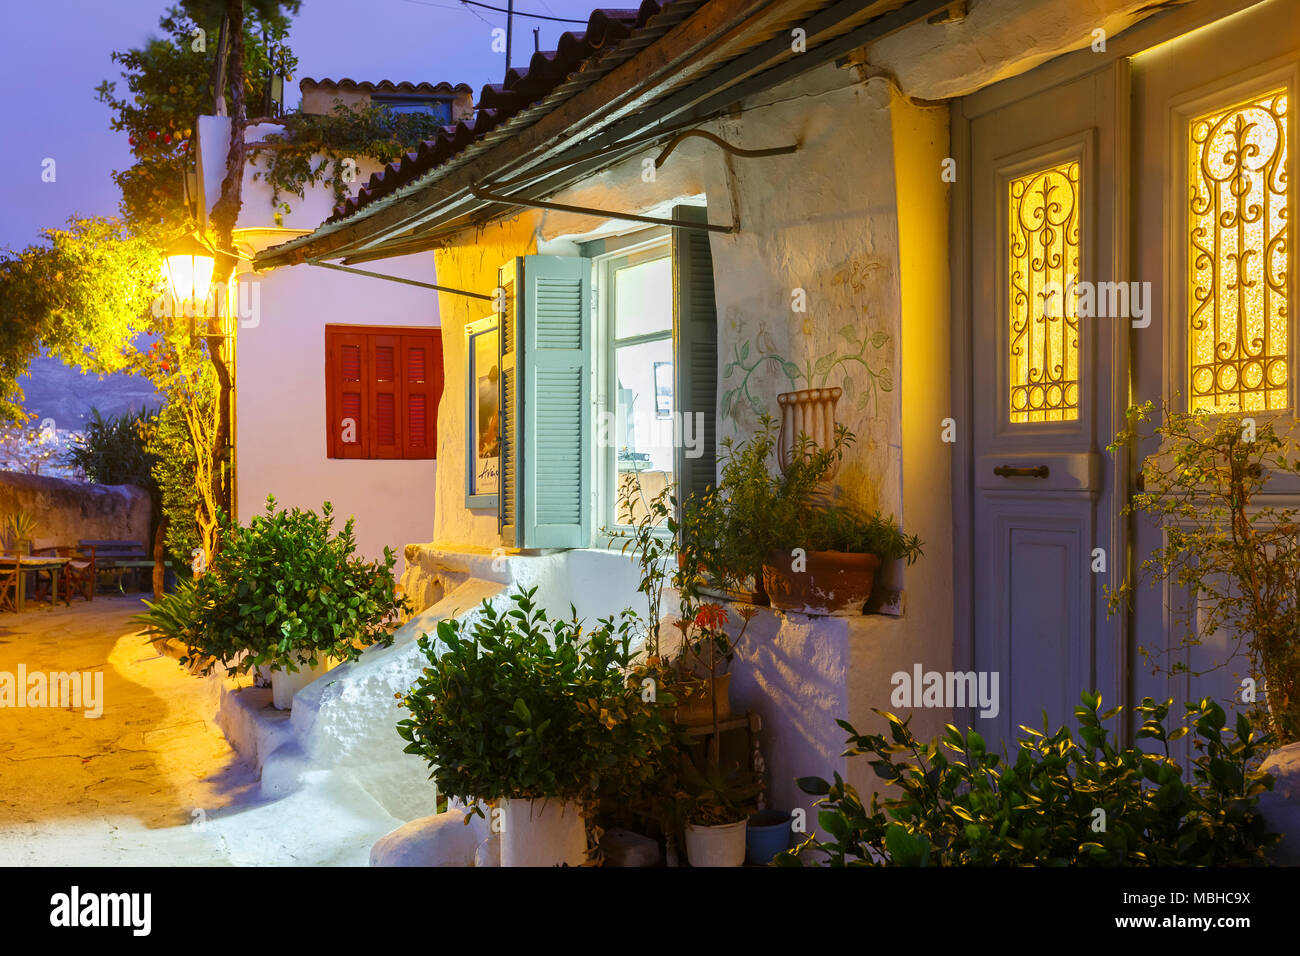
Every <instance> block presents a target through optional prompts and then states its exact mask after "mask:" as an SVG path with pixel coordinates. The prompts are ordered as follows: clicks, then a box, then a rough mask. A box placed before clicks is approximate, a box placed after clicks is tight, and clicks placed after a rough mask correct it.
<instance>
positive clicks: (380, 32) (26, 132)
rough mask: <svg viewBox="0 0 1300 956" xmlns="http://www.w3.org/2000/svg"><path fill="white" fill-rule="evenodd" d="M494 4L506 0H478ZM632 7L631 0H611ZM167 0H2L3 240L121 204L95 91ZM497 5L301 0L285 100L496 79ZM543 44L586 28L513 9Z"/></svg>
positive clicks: (556, 11)
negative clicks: (294, 71) (294, 63)
mask: <svg viewBox="0 0 1300 956" xmlns="http://www.w3.org/2000/svg"><path fill="white" fill-rule="evenodd" d="M485 2H487V3H489V4H491V5H495V6H502V7H504V6H505V5H506V0H485ZM598 5H599V3H598V2H597V0H516V3H515V6H516V9H517V10H520V11H523V12H526V13H540V14H547V15H553V16H560V17H572V18H580V19H582V20H583V21H584V22H585V19H586V17H587V15H588V14H589V13H590V11H591V10H592V9H593V7H595V6H598ZM618 5H621V6H627V7H632V6H635V5H636V4H635V2H624V3H622V4H610V6H618ZM167 6H168V3H167V0H111V2H107V3H105V2H102V0H40V2H36V3H28V2H18V0H3V19H2V20H0V23H2V24H3V30H4V37H5V55H4V57H3V58H0V77H2V78H3V79H2V81H0V82H3V88H4V89H6V90H8V91H9V92H8V94H7V95H6V96H4V97H0V129H2V130H3V131H4V133H3V138H4V143H5V149H4V152H3V157H2V158H0V171H2V172H3V175H0V209H3V215H2V216H0V247H3V248H7V249H20V248H22V247H23V246H26V245H28V244H30V243H32V242H34V241H36V239H37V238H38V234H39V232H40V230H41V229H43V228H46V227H48V226H60V225H62V224H63V223H64V222H66V220H67V218H68V217H69V216H71V215H73V214H74V213H76V214H79V215H106V214H113V213H115V212H116V211H117V203H118V192H117V187H116V186H115V185H114V183H113V180H112V172H113V171H114V170H115V169H123V168H125V167H127V166H129V165H130V163H131V155H130V151H129V149H128V147H127V142H126V134H125V133H114V132H113V131H112V130H110V129H109V119H110V117H109V112H108V110H107V109H106V108H105V107H104V106H103V105H101V104H100V103H99V102H97V101H96V99H95V93H94V88H95V86H97V85H98V84H99V82H100V81H101V80H105V79H109V80H118V90H119V91H122V90H124V88H125V83H124V82H123V81H122V80H121V79H120V77H119V74H118V71H117V69H116V68H115V67H116V64H114V63H112V62H111V61H110V60H109V55H110V54H111V53H112V51H114V50H125V49H128V48H130V47H134V46H139V45H141V44H142V43H143V42H144V40H145V39H146V38H147V37H149V36H151V35H157V34H158V33H159V32H160V31H159V30H158V18H159V16H160V15H161V14H162V12H163V10H164V9H165V8H166V7H167ZM505 21H506V17H505V14H503V13H494V12H492V11H490V10H484V9H480V8H470V7H466V6H463V5H461V4H460V3H458V2H457V0H303V3H302V8H301V9H300V11H299V13H298V16H297V17H296V18H295V20H294V23H293V26H292V29H291V31H290V34H289V43H290V45H291V46H292V48H293V50H294V53H295V54H296V55H297V56H298V76H296V77H295V78H294V80H293V81H292V82H291V83H290V84H289V89H288V91H287V92H286V99H287V100H288V102H287V103H286V104H285V105H286V107H288V108H290V109H292V108H293V107H294V106H296V104H297V102H298V85H297V81H298V80H300V79H302V78H303V77H305V76H310V77H314V78H316V79H320V78H322V77H331V78H333V79H338V78H340V77H344V76H347V77H351V78H352V79H354V80H382V79H389V80H394V81H400V80H411V81H414V82H418V81H421V80H428V81H431V82H437V81H439V80H448V81H450V82H453V83H458V82H465V83H469V84H470V85H471V86H472V87H474V91H475V95H476V96H477V94H478V91H479V89H480V88H481V87H482V86H483V84H484V83H487V82H500V80H501V78H502V75H503V73H504V65H505V60H504V55H503V54H500V53H493V52H492V49H491V44H492V36H491V31H492V28H493V27H498V26H504V25H505ZM534 27H540V29H541V45H542V49H544V50H547V49H554V48H555V42H556V39H557V38H558V37H559V35H560V33H561V32H563V31H564V30H579V29H582V28H581V27H580V26H579V25H578V24H562V23H554V22H549V21H544V20H532V19H528V18H524V17H516V20H515V31H514V44H513V47H514V54H515V55H514V63H515V64H516V65H524V64H526V63H527V57H528V56H529V55H531V53H532V51H533V28H534ZM47 157H49V158H52V159H54V160H55V162H56V163H57V167H56V172H57V179H56V181H55V182H53V183H45V182H42V181H41V168H42V165H41V164H42V161H43V160H44V159H45V158H47Z"/></svg>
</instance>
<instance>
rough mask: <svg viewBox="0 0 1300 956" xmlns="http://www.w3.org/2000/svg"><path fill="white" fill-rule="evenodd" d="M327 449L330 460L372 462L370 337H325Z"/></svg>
mask: <svg viewBox="0 0 1300 956" xmlns="http://www.w3.org/2000/svg"><path fill="white" fill-rule="evenodd" d="M325 381H326V383H327V387H326V390H325V447H326V449H327V454H328V455H329V457H330V458H368V457H369V456H370V451H369V447H368V445H369V436H368V434H367V431H366V420H367V411H368V408H367V405H368V402H367V397H368V396H367V387H366V336H365V335H363V334H358V333H356V332H341V331H340V332H333V333H331V332H330V331H327V332H326V335H325Z"/></svg>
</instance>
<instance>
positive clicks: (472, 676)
mask: <svg viewBox="0 0 1300 956" xmlns="http://www.w3.org/2000/svg"><path fill="white" fill-rule="evenodd" d="M535 592H536V589H535V588H534V589H533V590H529V591H520V592H515V593H513V594H511V595H510V598H509V600H510V604H511V605H512V606H511V608H510V609H509V610H508V611H499V610H497V609H496V608H494V607H493V606H492V605H491V603H489V602H484V604H483V605H482V606H481V607H480V609H479V611H478V613H477V615H476V616H475V617H474V618H473V620H472V621H461V620H455V619H452V620H446V621H442V622H440V623H439V625H438V631H437V638H436V640H434V639H430V638H429V636H428V635H424V636H423V637H421V638H420V640H419V647H420V649H421V650H422V651H423V652H424V654H425V656H426V657H427V659H428V667H426V668H425V670H424V672H423V673H422V674H421V676H420V678H419V679H418V680H417V681H416V683H415V684H414V685H413V686H412V687H411V689H410V691H409V692H408V693H407V694H406V695H405V696H404V697H402V698H401V700H402V706H403V707H405V708H406V709H407V710H408V711H409V712H410V716H409V717H407V718H405V719H403V720H402V721H400V722H399V723H398V725H397V732H398V734H400V735H401V737H402V739H403V740H405V741H406V742H407V745H406V748H405V750H406V752H407V753H411V754H416V755H418V756H420V757H423V758H424V759H425V761H426V762H427V763H428V764H429V767H430V769H431V771H432V772H431V774H430V777H431V779H432V780H433V781H434V782H435V783H436V784H437V788H438V792H439V793H440V794H445V795H446V796H448V797H453V798H456V799H458V800H460V801H461V802H462V803H463V804H464V805H465V806H467V807H471V808H473V809H471V810H470V811H469V812H471V813H475V812H477V813H481V812H482V811H481V810H480V809H479V801H486V802H489V803H493V804H495V805H496V811H494V812H499V813H500V814H501V816H500V821H501V824H502V831H501V833H502V844H501V865H502V866H558V865H566V864H567V865H571V866H576V865H581V864H583V863H584V862H585V861H586V857H587V846H588V839H587V836H586V826H585V822H586V820H587V819H589V815H590V811H591V808H592V805H593V804H594V801H595V798H596V795H597V793H598V792H600V791H604V792H606V793H609V792H611V791H613V792H623V793H632V792H635V791H636V790H637V789H638V788H639V786H640V785H641V784H643V783H650V782H652V781H653V779H654V777H655V775H656V774H657V773H658V770H659V768H658V760H659V757H660V751H661V749H662V748H663V747H664V746H665V745H666V744H667V743H668V742H669V740H670V739H671V735H672V728H671V725H670V724H669V721H668V720H667V718H666V716H665V713H664V707H662V706H661V705H660V703H659V702H658V701H657V700H656V694H654V693H649V692H647V686H649V685H647V684H646V680H647V677H646V676H645V673H644V672H643V670H642V668H641V667H639V666H638V665H637V663H636V661H635V660H634V658H635V651H634V650H633V646H632V642H633V637H634V635H635V633H636V632H637V629H638V627H639V622H638V621H637V619H636V615H635V614H634V613H633V612H632V611H630V610H626V611H624V612H622V614H621V615H620V616H619V618H618V620H617V621H615V620H614V619H613V618H610V619H606V620H602V621H599V622H598V623H597V624H596V626H595V627H592V628H590V629H588V628H586V627H584V625H583V623H582V622H581V621H578V620H576V619H573V620H556V619H552V618H550V617H548V616H547V614H546V612H545V611H544V610H543V609H542V608H540V607H538V606H537V605H536V604H534V603H533V595H534V594H535Z"/></svg>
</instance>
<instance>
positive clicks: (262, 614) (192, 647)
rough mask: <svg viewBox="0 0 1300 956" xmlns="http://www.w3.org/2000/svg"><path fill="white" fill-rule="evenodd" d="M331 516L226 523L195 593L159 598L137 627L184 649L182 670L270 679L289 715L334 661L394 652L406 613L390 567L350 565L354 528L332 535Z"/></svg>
mask: <svg viewBox="0 0 1300 956" xmlns="http://www.w3.org/2000/svg"><path fill="white" fill-rule="evenodd" d="M333 523H334V512H333V506H332V505H330V503H329V502H326V503H325V505H324V508H323V509H322V513H321V514H320V515H317V514H316V513H315V512H314V511H304V510H302V509H299V508H294V509H291V510H287V511H277V510H276V507H275V499H274V498H273V497H269V498H267V504H266V514H265V515H259V516H257V517H255V518H253V520H252V521H251V522H250V523H249V524H248V526H247V527H241V526H240V525H238V524H236V523H234V522H231V521H230V520H229V519H227V518H225V517H224V516H223V522H222V531H221V549H220V550H219V551H217V553H216V554H215V555H214V556H213V558H212V562H211V564H210V565H209V567H208V569H207V570H206V571H205V572H204V573H202V574H200V575H198V576H196V577H195V579H194V582H193V585H192V588H186V589H182V590H180V591H178V592H176V593H174V594H168V595H165V596H164V597H163V598H162V599H161V600H160V601H158V602H156V603H149V602H147V601H146V602H145V603H146V604H147V605H148V607H149V610H148V611H147V612H146V613H145V614H142V615H141V616H140V618H139V620H140V621H141V623H143V624H144V625H145V626H146V627H148V628H149V629H150V630H152V631H153V632H154V633H155V634H157V635H158V636H160V637H163V638H175V639H177V640H179V641H180V642H182V643H183V644H184V645H185V648H186V654H185V656H184V657H182V658H181V662H182V663H188V664H192V665H193V666H194V667H195V668H196V669H197V670H199V671H200V672H201V673H204V674H207V673H211V671H212V670H213V668H214V667H215V666H216V665H217V664H219V663H220V664H223V665H225V667H226V670H227V671H228V672H229V673H246V672H247V671H249V670H251V669H253V668H257V667H269V668H270V669H271V683H272V698H273V703H274V705H275V706H276V707H277V708H280V709H282V710H287V709H289V708H290V707H291V706H292V703H293V696H294V694H296V693H297V691H298V690H300V689H301V688H302V687H303V686H304V685H305V684H307V683H309V682H310V681H311V680H313V679H314V678H315V677H317V676H319V675H320V674H322V673H324V672H325V670H327V669H328V667H329V664H330V661H351V660H356V659H357V658H358V657H360V656H361V652H362V650H364V648H366V647H368V646H370V645H373V644H391V643H392V640H393V638H392V634H391V628H392V626H393V625H394V624H395V623H396V621H397V619H398V617H399V615H400V614H401V612H402V611H403V610H405V609H406V604H405V601H404V600H403V599H402V598H399V597H397V596H396V593H395V582H394V580H393V565H394V564H395V562H396V557H395V556H394V554H393V552H392V551H391V550H390V549H385V552H384V560H383V561H375V562H368V561H365V560H364V559H362V558H360V557H358V556H357V555H356V538H355V535H354V533H353V520H352V519H348V521H347V523H346V524H345V525H344V528H343V531H342V532H340V533H337V534H336V533H334V531H333Z"/></svg>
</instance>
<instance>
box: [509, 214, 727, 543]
mask: <svg viewBox="0 0 1300 956" xmlns="http://www.w3.org/2000/svg"><path fill="white" fill-rule="evenodd" d="M705 215H706V212H705V210H704V208H703V207H699V206H679V207H677V208H676V209H675V210H674V218H678V219H684V220H691V221H695V222H702V221H705ZM611 246H612V247H613V248H610V247H611ZM584 251H586V252H588V253H589V255H584V256H522V257H519V258H518V259H515V260H514V261H513V262H511V263H508V264H507V265H506V266H504V267H503V268H502V270H501V277H500V284H501V286H502V288H503V289H504V290H505V295H504V301H503V304H502V312H501V337H500V340H501V365H500V368H501V409H502V423H501V431H502V448H501V471H502V483H501V496H500V499H499V526H500V530H501V534H502V539H503V541H504V542H505V543H506V544H507V545H512V546H514V547H521V548H564V547H570V548H571V547H587V546H589V545H590V544H591V543H592V538H593V534H594V533H595V531H597V530H599V529H601V528H608V527H615V526H618V525H620V524H627V523H629V522H630V521H632V520H634V519H635V518H636V517H637V514H636V511H635V504H634V506H633V512H632V513H627V511H626V509H619V506H618V500H619V487H620V485H621V484H622V483H623V482H628V481H630V482H633V483H634V489H635V494H634V502H635V501H636V500H638V499H641V498H644V499H646V500H648V499H649V498H652V497H653V496H654V495H655V494H657V493H658V491H660V490H661V489H663V488H664V487H666V486H667V485H669V484H672V483H676V484H677V486H678V490H679V497H682V492H685V493H687V494H689V493H691V492H702V491H703V489H704V488H705V487H707V486H708V485H709V484H710V483H711V482H712V481H713V480H714V472H715V467H716V464H715V462H716V458H715V443H716V422H715V415H716V404H717V402H716V397H717V368H718V365H717V311H716V307H715V306H714V296H713V265H712V259H711V257H710V255H709V240H708V236H707V234H706V233H704V232H702V231H699V230H687V229H672V230H664V229H660V230H649V231H647V232H645V233H639V234H637V235H634V236H631V237H626V238H623V239H621V240H618V241H600V242H597V243H591V244H588V245H587V246H585V247H584ZM620 510H622V511H623V513H620Z"/></svg>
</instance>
